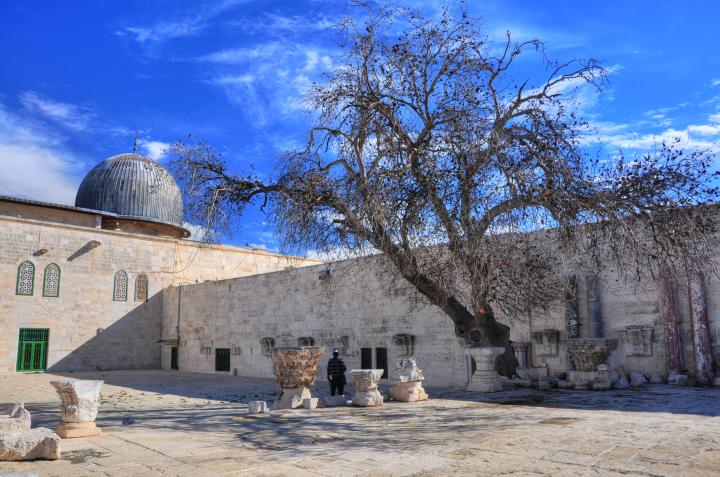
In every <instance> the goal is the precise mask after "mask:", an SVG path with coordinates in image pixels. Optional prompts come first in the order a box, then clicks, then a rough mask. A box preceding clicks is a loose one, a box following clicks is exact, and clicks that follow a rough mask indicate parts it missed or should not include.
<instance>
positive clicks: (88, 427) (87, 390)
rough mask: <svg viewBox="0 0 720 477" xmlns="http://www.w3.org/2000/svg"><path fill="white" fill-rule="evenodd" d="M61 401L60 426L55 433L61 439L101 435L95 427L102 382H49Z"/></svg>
mask: <svg viewBox="0 0 720 477" xmlns="http://www.w3.org/2000/svg"><path fill="white" fill-rule="evenodd" d="M50 384H52V385H53V386H54V387H55V390H56V391H57V393H58V396H60V400H61V401H62V403H61V405H60V416H61V417H62V420H63V422H62V424H60V425H59V426H58V428H57V433H58V435H59V436H60V437H62V438H71V437H89V436H97V435H99V434H100V433H101V430H100V428H99V427H97V426H96V425H95V418H96V417H97V414H98V410H99V409H100V388H101V387H102V385H103V381H94V380H86V379H78V380H74V381H51V382H50Z"/></svg>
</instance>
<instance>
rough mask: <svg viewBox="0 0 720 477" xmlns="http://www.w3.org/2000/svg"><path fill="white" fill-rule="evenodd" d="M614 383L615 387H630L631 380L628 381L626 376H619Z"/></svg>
mask: <svg viewBox="0 0 720 477" xmlns="http://www.w3.org/2000/svg"><path fill="white" fill-rule="evenodd" d="M612 385H613V388H615V389H629V388H630V381H628V379H627V378H626V377H625V376H619V377H618V378H617V379H616V380H615V381H613V383H612Z"/></svg>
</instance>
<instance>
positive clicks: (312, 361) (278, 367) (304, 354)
mask: <svg viewBox="0 0 720 477" xmlns="http://www.w3.org/2000/svg"><path fill="white" fill-rule="evenodd" d="M324 352H325V348H324V347H320V346H300V347H294V348H275V349H274V350H273V351H272V361H273V373H274V374H275V379H276V380H277V382H278V385H279V386H280V394H279V395H278V398H277V399H276V400H275V402H273V404H272V406H270V409H271V410H277V409H294V408H296V407H300V406H302V403H303V400H305V399H310V398H312V395H311V394H310V388H311V387H312V385H313V384H314V383H315V375H316V374H317V367H318V363H319V362H320V357H321V356H322V355H323V353H324Z"/></svg>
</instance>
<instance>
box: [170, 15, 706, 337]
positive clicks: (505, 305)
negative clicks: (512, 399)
mask: <svg viewBox="0 0 720 477" xmlns="http://www.w3.org/2000/svg"><path fill="white" fill-rule="evenodd" d="M362 6H364V7H366V8H367V10H366V12H365V15H364V16H363V18H362V19H361V20H354V19H353V18H351V17H348V18H346V19H345V20H344V21H343V23H342V26H343V28H344V32H345V34H346V44H345V47H346V55H345V57H344V59H345V61H344V63H343V64H342V65H340V66H338V67H336V68H335V69H334V70H333V71H332V73H331V74H330V75H329V77H328V78H327V81H325V82H324V83H323V84H319V85H316V86H315V87H314V88H313V89H312V91H311V92H310V93H309V95H308V98H307V101H308V104H309V109H310V110H311V111H312V112H313V114H314V118H315V124H314V125H313V127H312V128H311V129H310V132H309V135H308V141H307V147H305V148H304V149H302V150H298V151H291V152H287V153H286V154H284V155H283V156H282V157H281V159H280V160H279V164H278V167H277V171H276V172H275V175H274V176H273V177H272V178H271V179H270V180H260V179H258V178H257V177H255V176H254V175H252V174H250V175H248V176H246V177H242V176H238V175H235V174H233V173H231V172H230V170H229V169H228V167H227V165H226V164H225V162H224V161H223V160H222V158H221V157H219V156H218V155H217V154H215V153H214V152H213V150H212V149H211V148H210V147H208V146H206V145H204V144H190V145H188V144H184V143H178V144H177V145H176V148H175V151H176V153H177V159H176V161H175V163H174V167H175V171H176V173H177V174H178V175H179V177H180V180H181V183H182V184H183V185H184V188H185V190H186V192H187V193H188V194H189V195H188V202H189V204H190V205H191V212H194V214H195V218H196V219H198V220H203V221H204V223H206V225H208V226H209V228H210V229H211V230H214V229H217V228H218V227H219V226H221V225H222V224H223V223H227V221H228V220H232V219H233V218H235V217H237V216H239V214H241V213H242V211H243V210H244V208H245V206H246V205H247V204H248V203H252V202H260V204H261V206H262V207H265V206H267V207H268V209H269V210H270V211H271V215H272V216H273V217H274V218H275V223H276V225H277V227H278V230H279V231H280V236H281V237H282V238H283V239H284V243H285V244H286V245H288V246H296V247H300V248H310V249H315V250H330V249H334V248H338V247H340V248H343V249H346V250H353V251H356V252H358V253H367V252H368V251H369V250H371V251H377V252H379V253H380V254H381V255H380V257H381V259H382V260H383V261H384V262H385V263H386V264H387V266H388V269H389V270H392V272H393V273H396V274H398V275H399V276H401V277H402V278H403V279H404V280H405V281H406V283H408V284H409V285H410V286H411V287H412V288H413V289H414V290H416V291H417V292H418V293H419V294H420V295H422V296H423V297H425V299H427V300H428V301H429V302H430V303H432V304H434V305H436V306H437V307H439V308H440V309H441V310H442V311H443V312H444V313H445V314H446V315H447V316H448V317H449V318H450V319H452V321H453V322H454V324H455V331H456V334H457V335H458V336H459V337H461V338H462V340H464V341H465V343H466V344H468V345H470V346H489V345H492V346H497V345H501V346H505V345H507V344H508V342H509V328H508V327H507V326H505V325H503V324H501V323H499V322H498V321H497V320H496V318H495V316H494V313H493V310H494V309H495V310H498V309H500V310H502V311H503V312H504V313H505V314H506V315H508V316H513V315H518V316H519V315H522V314H527V313H528V311H529V310H531V309H533V308H537V307H539V306H544V305H547V304H548V303H550V302H551V301H553V300H555V299H556V298H558V297H559V296H561V288H562V285H563V280H562V269H563V266H564V264H565V265H566V264H567V260H568V257H569V256H570V255H574V256H575V257H579V256H582V257H584V258H589V257H594V258H596V259H597V260H596V262H597V263H600V262H602V261H604V260H606V259H607V257H611V258H613V257H614V258H616V261H618V262H622V263H626V262H628V260H629V257H633V258H634V259H635V260H634V261H633V263H636V264H637V265H641V264H643V263H649V261H651V260H655V261H664V262H667V261H671V260H673V259H674V258H676V257H677V256H678V254H679V250H680V249H681V248H683V247H684V246H686V245H687V244H689V243H693V244H695V243H700V237H702V236H703V234H704V233H705V232H707V230H708V227H709V224H708V222H707V214H701V213H689V212H688V209H687V208H688V207H691V206H693V207H694V208H692V207H691V210H693V211H695V212H697V211H699V210H701V208H698V207H697V206H699V205H702V204H704V203H707V202H708V201H709V200H714V198H715V197H716V196H717V190H716V189H715V188H713V187H711V186H709V185H708V184H712V182H713V178H714V177H715V175H714V174H715V173H714V172H712V171H711V170H710V169H709V165H710V163H711V157H710V156H709V155H707V154H704V153H686V152H683V151H682V150H679V149H678V148H677V147H675V146H674V145H668V146H666V147H663V148H662V149H661V150H658V151H654V152H652V153H649V154H647V155H646V156H644V157H641V158H638V159H637V160H633V161H626V160H624V159H623V158H619V159H617V160H614V161H611V162H609V163H607V164H605V163H603V162H602V161H599V160H598V159H597V158H595V159H593V158H590V157H588V155H587V154H586V153H585V152H584V151H585V149H584V143H583V141H584V140H585V139H586V138H587V134H588V128H587V124H586V123H585V122H583V121H582V120H581V119H579V118H578V117H576V114H575V112H574V110H573V107H572V101H571V100H572V97H573V96H572V93H573V91H574V90H575V88H577V87H579V86H581V85H587V84H590V85H592V86H593V87H597V88H599V87H601V86H602V85H603V83H604V81H605V71H604V69H603V67H602V66H601V65H600V64H599V63H598V62H597V61H595V60H585V61H584V60H571V61H566V62H557V61H552V60H550V59H548V58H547V57H546V55H545V53H544V49H543V44H542V43H541V42H540V41H529V42H523V43H515V42H513V40H512V39H511V37H510V34H509V33H508V35H507V38H505V41H504V42H503V45H502V47H500V48H497V47H496V46H494V45H495V44H492V43H488V42H487V41H486V40H485V39H484V37H483V35H482V32H481V28H480V23H479V22H478V20H476V19H473V18H470V17H468V16H467V15H466V14H465V13H463V12H462V11H461V12H459V13H455V12H454V11H453V10H452V9H446V11H445V14H444V15H443V16H442V18H441V19H439V20H430V19H426V18H423V17H421V16H420V15H418V14H416V13H414V12H409V11H400V10H398V9H391V8H383V7H378V6H376V5H372V4H365V5H362ZM526 56H527V57H530V58H531V59H534V60H536V63H537V64H541V65H542V66H541V68H540V69H541V71H540V73H539V74H535V75H531V76H532V77H533V78H536V79H534V80H533V79H528V80H523V81H517V80H516V76H518V74H519V72H520V71H521V70H522V68H518V63H519V59H520V58H525V57H526ZM537 60H539V61H537ZM531 64H533V63H532V62H527V61H525V62H523V68H526V67H527V66H528V65H531ZM538 77H539V78H540V79H537V78H538ZM679 224H680V225H681V226H680V227H678V225H679ZM579 230H581V231H582V233H579V232H578V231H579ZM528 232H536V233H528ZM549 244H553V245H549ZM685 248H686V249H687V247H685ZM693 250H694V251H695V252H697V253H701V248H697V247H696V248H693ZM562 252H566V253H562ZM569 252H575V253H574V254H571V253H569ZM687 252H688V250H684V252H683V253H685V254H686V253H687ZM603 257H604V258H603Z"/></svg>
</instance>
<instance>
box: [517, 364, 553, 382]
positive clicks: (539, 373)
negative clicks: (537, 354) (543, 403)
mask: <svg viewBox="0 0 720 477" xmlns="http://www.w3.org/2000/svg"><path fill="white" fill-rule="evenodd" d="M515 374H517V375H518V376H519V377H520V379H527V380H529V381H537V380H538V379H540V378H544V377H547V376H548V369H547V367H546V366H536V367H532V368H517V369H516V370H515Z"/></svg>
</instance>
